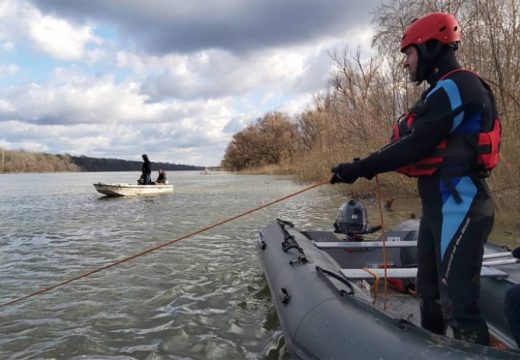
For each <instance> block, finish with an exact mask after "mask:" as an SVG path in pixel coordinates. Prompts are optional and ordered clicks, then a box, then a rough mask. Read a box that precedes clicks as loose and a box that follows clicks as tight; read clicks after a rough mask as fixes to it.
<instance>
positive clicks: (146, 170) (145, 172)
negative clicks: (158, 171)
mask: <svg viewBox="0 0 520 360" xmlns="http://www.w3.org/2000/svg"><path fill="white" fill-rule="evenodd" d="M143 161H144V163H143V167H142V177H143V185H150V184H151V183H152V163H151V162H150V160H148V155H146V154H143Z"/></svg>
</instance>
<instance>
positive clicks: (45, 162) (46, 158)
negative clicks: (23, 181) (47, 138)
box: [0, 148, 81, 173]
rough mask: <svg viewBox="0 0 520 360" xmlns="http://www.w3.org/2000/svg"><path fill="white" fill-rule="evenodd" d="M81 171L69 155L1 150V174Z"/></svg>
mask: <svg viewBox="0 0 520 360" xmlns="http://www.w3.org/2000/svg"><path fill="white" fill-rule="evenodd" d="M63 171H81V167H80V166H78V165H77V164H75V163H74V161H73V160H72V158H71V157H70V156H68V155H51V154H45V153H36V152H28V151H24V150H19V151H15V150H6V149H3V148H0V173H21V172H63Z"/></svg>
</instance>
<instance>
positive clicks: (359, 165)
mask: <svg viewBox="0 0 520 360" xmlns="http://www.w3.org/2000/svg"><path fill="white" fill-rule="evenodd" d="M460 40H461V33H460V27H459V24H458V23H457V20H456V19H455V18H454V17H453V16H452V15H450V14H445V13H432V14H428V15H426V16H424V17H421V18H419V19H417V20H415V21H414V22H412V24H411V25H410V26H409V27H408V28H407V29H406V31H405V32H404V35H403V38H402V40H401V48H400V50H401V52H403V53H404V55H405V60H404V63H403V66H404V68H405V69H406V70H407V71H408V74H409V78H410V80H411V81H412V82H415V83H416V84H421V83H422V82H423V81H426V82H427V83H428V85H429V87H428V89H427V90H426V91H424V92H423V94H422V95H421V97H420V99H419V100H418V101H417V103H416V104H415V105H414V107H413V108H412V109H411V110H410V111H409V112H408V113H406V114H404V115H403V116H402V117H401V118H400V119H399V120H398V123H397V124H396V125H395V126H394V129H393V136H392V141H391V142H390V144H389V145H387V146H385V147H383V148H382V149H380V150H379V151H377V152H375V153H372V154H370V155H369V156H368V157H366V158H364V159H362V160H355V161H354V162H352V163H342V164H338V165H337V166H335V167H334V168H332V172H333V173H334V174H333V176H332V178H331V180H330V182H331V183H333V184H334V183H337V182H345V183H353V182H354V181H356V179H357V178H359V177H365V178H367V179H371V178H372V177H373V176H375V175H376V174H378V173H383V172H387V171H399V172H401V173H404V174H406V175H408V176H412V177H417V178H418V180H417V183H418V189H419V194H420V197H421V203H422V218H421V224H420V228H419V239H418V245H417V262H418V264H417V266H418V273H417V293H418V296H419V298H420V301H421V324H422V326H423V327H424V328H426V329H428V330H430V331H432V332H434V333H437V334H445V332H446V328H447V325H448V324H449V325H450V326H451V327H452V329H453V332H454V336H455V337H456V338H458V339H463V340H466V341H470V342H474V343H479V344H488V342H489V332H488V328H487V325H486V322H485V321H484V319H483V318H482V315H481V312H480V308H479V306H478V303H477V302H478V297H479V291H480V269H481V265H482V256H483V251H484V243H485V242H486V241H487V237H488V235H489V233H490V231H491V228H492V226H493V218H494V205H493V201H492V198H491V195H490V193H489V190H488V187H487V185H486V181H485V177H486V176H488V175H489V172H490V170H491V169H492V168H493V167H494V166H496V164H497V162H498V147H499V142H500V123H499V121H498V118H497V112H496V106H495V100H494V97H493V94H492V92H491V90H490V88H489V86H487V84H485V83H484V82H483V81H482V80H481V79H480V78H479V77H478V76H477V75H476V74H474V73H472V72H470V71H465V70H462V69H461V68H460V66H459V64H458V62H457V59H456V57H455V51H456V50H457V48H458V46H459V42H460Z"/></svg>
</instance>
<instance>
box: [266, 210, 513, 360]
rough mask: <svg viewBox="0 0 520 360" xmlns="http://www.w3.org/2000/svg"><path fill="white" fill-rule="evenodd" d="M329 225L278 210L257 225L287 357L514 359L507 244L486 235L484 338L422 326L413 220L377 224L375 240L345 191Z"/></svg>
mask: <svg viewBox="0 0 520 360" xmlns="http://www.w3.org/2000/svg"><path fill="white" fill-rule="evenodd" d="M345 218H348V219H356V220H355V221H351V222H350V223H349V222H348V220H347V222H345V221H342V219H343V220H344V219H345ZM334 226H335V231H330V232H327V231H309V230H299V229H298V228H297V227H296V226H295V225H293V224H292V223H291V222H289V221H284V220H281V219H276V221H274V222H272V223H271V224H269V225H267V226H266V227H265V228H263V229H262V230H261V231H260V233H259V239H258V242H257V248H258V254H259V258H260V261H261V263H262V266H263V269H264V273H265V277H266V279H267V283H268V285H269V289H270V291H271V295H272V301H273V303H274V306H275V309H276V312H277V315H278V318H279V320H280V324H281V327H282V330H283V333H284V340H285V343H286V346H287V348H288V350H289V352H290V353H291V355H292V357H293V358H297V359H356V360H357V359H520V351H519V349H518V347H517V344H516V343H515V341H514V338H513V336H512V334H511V331H510V329H509V326H508V323H507V320H506V319H505V317H504V309H503V304H504V301H503V300H504V296H505V293H506V291H507V290H508V289H509V288H511V287H512V286H513V285H515V284H518V283H520V264H519V263H518V261H519V260H518V259H517V258H515V257H514V256H513V254H512V252H511V251H509V249H506V248H504V247H501V246H499V245H496V244H486V245H485V255H484V263H483V266H482V271H481V295H480V306H481V309H482V311H483V314H484V316H485V319H486V321H487V322H488V326H489V329H490V333H491V337H492V339H493V345H492V346H483V345H477V344H470V343H467V342H464V341H461V340H456V339H454V338H453V337H452V334H451V335H450V331H448V334H447V335H446V336H441V335H437V334H433V333H431V332H429V331H427V330H425V329H423V328H421V326H420V315H419V302H418V299H417V297H415V296H414V279H415V276H416V273H417V268H415V267H414V262H415V247H416V244H417V242H416V240H417V233H418V227H419V221H418V220H416V219H410V220H406V221H404V222H402V223H401V224H399V225H398V226H397V227H396V228H394V229H392V230H391V231H385V239H384V240H385V241H384V243H383V241H382V240H383V239H382V238H381V236H379V237H377V235H375V233H376V232H377V231H378V230H379V228H380V227H374V228H369V227H368V225H367V223H366V210H365V209H364V207H363V206H362V204H361V203H359V202H356V201H355V200H351V201H349V202H347V203H345V204H343V205H342V207H341V208H340V210H339V211H338V219H336V223H335V224H334ZM370 233H374V235H372V237H373V238H374V239H373V240H369V239H367V238H368V237H370V235H367V234H370ZM383 246H384V248H385V252H386V277H385V274H384V273H385V269H384V266H383V261H384V260H383ZM385 279H386V281H387V284H389V285H390V286H388V289H389V290H388V293H387V294H386V296H385V294H384V291H383V288H384V282H385Z"/></svg>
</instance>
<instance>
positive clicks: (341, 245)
mask: <svg viewBox="0 0 520 360" xmlns="http://www.w3.org/2000/svg"><path fill="white" fill-rule="evenodd" d="M313 243H314V245H315V246H316V247H317V248H319V249H366V248H381V247H383V242H382V241H333V242H321V241H313ZM385 246H386V247H387V248H404V247H416V246H417V241H385Z"/></svg>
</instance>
